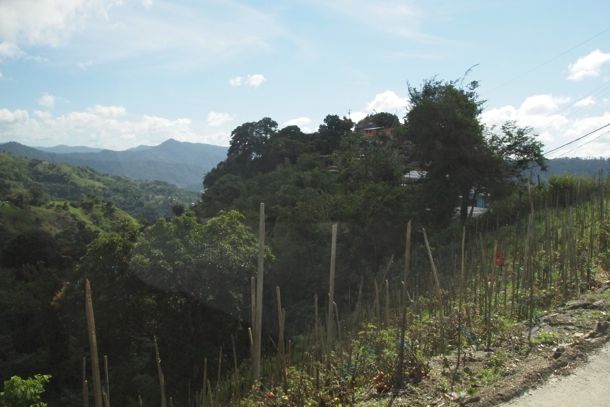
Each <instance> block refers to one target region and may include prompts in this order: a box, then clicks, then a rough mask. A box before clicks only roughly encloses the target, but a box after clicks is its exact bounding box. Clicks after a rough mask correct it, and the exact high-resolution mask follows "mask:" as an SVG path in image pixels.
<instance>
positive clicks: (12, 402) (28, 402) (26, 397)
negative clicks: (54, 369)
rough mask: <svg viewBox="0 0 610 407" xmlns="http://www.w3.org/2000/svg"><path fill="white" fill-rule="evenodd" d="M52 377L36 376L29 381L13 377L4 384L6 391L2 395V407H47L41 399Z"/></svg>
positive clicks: (0, 402)
mask: <svg viewBox="0 0 610 407" xmlns="http://www.w3.org/2000/svg"><path fill="white" fill-rule="evenodd" d="M50 378H51V376H50V375H40V374H37V375H34V377H30V378H28V379H22V378H21V377H19V376H13V377H11V379H10V380H6V381H5V382H4V391H3V392H1V393H0V406H1V407H46V406H47V403H44V402H43V401H42V399H41V397H42V394H43V393H44V391H45V390H44V386H45V384H47V383H48V382H49V379H50Z"/></svg>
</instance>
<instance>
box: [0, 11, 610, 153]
mask: <svg viewBox="0 0 610 407" xmlns="http://www.w3.org/2000/svg"><path fill="white" fill-rule="evenodd" d="M608 16H610V2H607V1H603V0H597V1H592V0H589V1H587V0H582V1H579V2H575V1H557V0H556V1H542V0H530V1H519V0H515V1H510V2H509V1H505V0H502V1H495V0H463V1H455V0H454V1H448V0H431V1H430V0H429V1H423V0H421V1H408V0H407V1H398V0H377V1H364V0H351V1H350V0H334V1H328V0H326V1H323V0H293V1H284V2H280V1H277V2H272V1H255V0H253V1H237V0H223V1H220V0H219V1H207V0H199V1H163V0H0V142H5V141H9V140H16V141H19V142H22V143H25V144H28V145H40V146H50V145H56V144H68V145H89V146H95V147H105V148H112V149H124V148H129V147H133V146H136V145H139V144H149V145H153V144H158V143H160V142H162V141H164V140H165V139H167V138H170V137H173V138H175V139H178V140H185V141H194V142H204V143H211V144H221V145H227V144H228V142H229V137H230V132H231V130H232V129H233V128H235V127H236V126H237V125H239V124H241V123H243V122H246V121H253V120H258V119H260V118H262V117H265V116H269V117H271V118H273V119H274V120H276V121H277V122H278V123H279V124H280V126H285V125H288V124H297V125H299V126H300V127H301V128H302V129H303V130H304V131H313V130H315V129H316V128H317V126H318V125H319V123H320V122H321V121H322V120H323V118H324V117H325V116H326V115H327V114H339V115H348V114H349V115H351V117H352V119H359V118H361V117H363V116H364V115H366V114H367V113H371V112H379V111H388V112H390V113H396V114H397V115H399V116H400V117H402V116H404V114H405V113H406V111H407V108H408V91H407V83H409V84H411V85H415V86H418V85H420V84H421V83H422V81H423V80H425V79H427V78H431V77H433V76H437V77H438V78H439V79H447V80H452V79H457V78H460V77H462V75H463V74H464V72H465V71H466V70H467V69H468V68H470V67H471V66H473V65H475V64H478V65H477V66H476V67H474V68H473V69H472V71H471V72H470V74H469V75H468V77H467V80H477V81H479V82H480V83H481V86H480V88H479V90H480V95H481V98H482V99H485V100H486V101H487V102H486V104H485V111H484V113H483V114H482V120H483V121H484V122H485V123H487V124H489V125H494V124H496V125H498V124H501V123H503V122H504V121H506V120H517V121H518V123H519V124H521V125H524V126H531V127H533V128H534V129H535V131H536V132H537V133H538V134H540V138H541V140H542V141H543V142H544V144H545V145H546V146H547V150H549V149H551V148H553V147H556V146H558V145H560V144H562V143H564V142H566V141H569V140H571V139H574V138H576V137H578V136H580V135H583V134H585V133H586V132H588V131H590V130H593V129H595V128H597V127H600V126H602V125H604V124H606V123H610V102H609V100H608V99H609V98H610V20H608ZM595 137H597V138H595ZM594 138H595V139H594ZM593 139H594V140H593ZM585 142H588V143H587V144H585V145H582V147H579V146H580V145H581V144H583V143H585ZM609 143H610V134H605V133H603V132H599V133H596V134H595V135H593V136H591V137H589V138H586V139H584V140H583V141H582V142H580V143H576V144H573V145H571V146H570V147H569V148H565V149H563V150H560V151H558V152H557V153H555V154H553V155H551V157H554V156H559V155H562V154H565V155H569V156H608V155H610V148H609V147H610V144H609ZM577 147H579V148H577ZM570 150H573V151H570Z"/></svg>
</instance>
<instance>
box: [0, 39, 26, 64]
mask: <svg viewBox="0 0 610 407" xmlns="http://www.w3.org/2000/svg"><path fill="white" fill-rule="evenodd" d="M22 55H23V51H21V49H20V48H19V47H18V46H17V45H15V44H13V43H12V42H7V41H2V42H0V62H2V61H3V60H6V59H14V58H19V57H20V56H22Z"/></svg>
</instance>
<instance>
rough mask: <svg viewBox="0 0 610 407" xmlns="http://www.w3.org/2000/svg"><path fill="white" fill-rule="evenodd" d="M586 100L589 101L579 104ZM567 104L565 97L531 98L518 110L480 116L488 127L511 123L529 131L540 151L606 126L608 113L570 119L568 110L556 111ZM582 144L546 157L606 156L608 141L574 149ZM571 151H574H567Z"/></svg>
mask: <svg viewBox="0 0 610 407" xmlns="http://www.w3.org/2000/svg"><path fill="white" fill-rule="evenodd" d="M587 99H589V98H586V99H583V100H582V101H586V100H587ZM582 101H579V102H582ZM568 102H569V98H567V97H561V96H552V95H534V96H530V97H528V98H526V99H525V100H524V101H523V103H521V105H520V106H518V107H515V106H511V105H507V106H502V107H498V108H492V109H487V110H485V111H484V112H483V113H482V114H481V120H482V121H483V122H484V123H485V124H486V125H488V126H493V125H496V126H501V125H502V124H503V123H505V122H506V121H508V120H514V121H516V122H517V124H518V125H519V126H527V127H532V128H533V130H534V133H536V134H538V135H539V136H540V137H539V140H540V141H541V142H542V143H543V144H544V145H545V148H544V150H551V149H553V148H554V147H557V146H560V145H562V144H564V143H566V142H568V141H571V140H573V139H575V138H577V137H579V136H582V135H584V134H586V133H588V132H590V131H592V130H595V129H596V128H598V127H600V126H602V125H604V124H606V123H608V122H610V112H606V113H602V114H600V115H597V116H573V115H569V113H568V112H569V110H568V109H563V110H559V108H560V107H561V106H562V105H564V104H566V103H568ZM579 102H577V104H578V103H579ZM587 103H589V102H588V101H587ZM588 140H590V139H584V140H583V141H582V143H585V142H587V141H588ZM582 143H575V144H574V145H573V146H570V147H567V148H565V149H562V150H559V151H557V152H556V153H552V154H551V155H550V157H551V158H553V157H557V156H560V155H562V154H566V155H567V156H580V157H583V156H600V155H604V154H605V155H610V137H600V139H598V140H596V141H595V142H591V143H589V144H586V145H583V146H582V147H581V148H577V147H579V146H580V145H581V144H582ZM571 149H573V150H574V151H570V150H571Z"/></svg>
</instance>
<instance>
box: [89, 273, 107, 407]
mask: <svg viewBox="0 0 610 407" xmlns="http://www.w3.org/2000/svg"><path fill="white" fill-rule="evenodd" d="M85 315H86V317H87V333H88V334H89V354H90V355H91V376H92V378H93V399H94V400H95V407H103V406H104V404H103V399H102V380H101V377H100V376H101V375H100V363H99V357H98V354H97V336H96V333H95V316H94V315H93V300H92V294H91V284H90V283H89V279H86V280H85Z"/></svg>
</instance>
